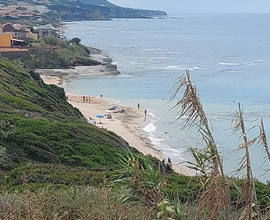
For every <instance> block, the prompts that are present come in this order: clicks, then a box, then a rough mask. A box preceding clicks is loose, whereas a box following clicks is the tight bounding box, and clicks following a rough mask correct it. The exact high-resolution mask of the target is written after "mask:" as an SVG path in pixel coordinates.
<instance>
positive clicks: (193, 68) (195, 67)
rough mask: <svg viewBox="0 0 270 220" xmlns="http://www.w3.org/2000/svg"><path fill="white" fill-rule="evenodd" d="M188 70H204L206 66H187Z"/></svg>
mask: <svg viewBox="0 0 270 220" xmlns="http://www.w3.org/2000/svg"><path fill="white" fill-rule="evenodd" d="M187 69H188V70H189V71H194V70H204V69H206V68H202V67H198V66H194V67H191V68H187Z"/></svg>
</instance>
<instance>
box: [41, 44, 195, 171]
mask: <svg viewBox="0 0 270 220" xmlns="http://www.w3.org/2000/svg"><path fill="white" fill-rule="evenodd" d="M90 49H91V51H92V53H91V56H90V57H91V58H92V59H95V60H97V61H99V62H101V63H102V65H98V66H77V67H75V68H74V69H39V70H37V72H38V73H39V74H40V75H41V78H42V79H43V81H44V82H45V83H47V84H55V85H58V86H60V87H63V86H64V81H65V80H67V79H69V78H70V77H76V76H84V77H93V76H104V75H108V74H110V75H115V74H120V72H119V71H118V70H117V67H116V66H115V67H114V68H111V69H110V68H109V69H108V68H107V69H106V65H112V64H111V62H112V61H111V59H110V57H109V56H108V55H107V54H105V53H104V52H102V51H101V50H98V49H96V48H90ZM66 96H67V99H68V102H69V103H70V104H71V105H72V106H74V107H76V108H77V109H79V110H80V111H81V113H82V114H83V115H84V116H85V118H86V119H87V120H88V121H89V123H94V122H95V125H96V126H98V127H100V128H101V129H107V130H110V131H113V132H114V133H116V134H117V135H119V136H121V137H122V138H123V139H124V140H126V141H127V142H128V143H129V145H130V146H131V147H134V148H136V149H137V150H139V151H140V152H142V153H143V154H144V155H152V156H153V157H156V158H157V159H159V160H161V161H162V160H163V159H165V158H163V156H162V153H161V152H160V151H158V150H157V149H155V147H154V146H153V144H152V143H151V141H150V140H149V139H148V138H147V137H146V134H145V133H144V131H143V130H142V128H143V127H144V126H145V125H146V123H147V121H144V110H142V109H140V110H138V109H136V108H132V107H128V106H122V105H119V104H116V103H111V101H110V100H109V99H106V98H104V97H93V96H91V94H66ZM112 105H117V108H116V109H115V110H109V109H110V107H111V106H112ZM97 115H103V116H104V118H103V117H102V118H98V117H96V116H97ZM109 115H111V118H109V117H108V116H109ZM91 119H92V120H91ZM172 168H173V169H174V171H175V172H177V173H181V174H184V175H190V172H189V171H188V169H187V168H185V167H183V166H181V165H179V164H174V163H173V162H172Z"/></svg>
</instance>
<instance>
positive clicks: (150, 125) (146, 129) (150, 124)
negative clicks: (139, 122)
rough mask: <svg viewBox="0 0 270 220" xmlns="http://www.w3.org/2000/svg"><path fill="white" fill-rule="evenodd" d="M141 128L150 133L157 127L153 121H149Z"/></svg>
mask: <svg viewBox="0 0 270 220" xmlns="http://www.w3.org/2000/svg"><path fill="white" fill-rule="evenodd" d="M142 130H143V131H145V132H147V133H152V132H155V131H156V130H157V127H156V126H155V125H154V122H150V123H149V124H148V125H146V126H145V127H144V128H143V129H142Z"/></svg>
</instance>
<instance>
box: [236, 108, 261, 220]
mask: <svg viewBox="0 0 270 220" xmlns="http://www.w3.org/2000/svg"><path fill="white" fill-rule="evenodd" d="M232 122H233V124H234V126H233V131H234V132H237V131H240V134H241V135H240V137H242V138H243V143H242V144H240V145H239V146H238V148H237V150H242V149H243V150H245V155H244V157H243V158H242V159H241V161H240V167H239V168H238V169H237V173H240V172H243V171H244V170H245V171H246V180H245V182H244V183H243V185H242V189H241V192H242V193H241V197H240V198H239V201H238V202H239V203H241V204H244V210H243V212H242V215H241V217H240V219H239V220H245V219H248V220H252V219H253V217H254V215H256V218H257V219H260V210H259V204H258V200H257V196H256V190H255V183H254V179H253V175H252V169H251V162H250V154H249V147H250V146H251V145H252V144H254V143H255V141H256V140H257V138H258V137H255V138H254V139H252V140H248V138H247V135H246V130H245V124H244V119H243V109H242V108H241V105H240V103H238V111H236V112H235V115H234V118H233V121H232Z"/></svg>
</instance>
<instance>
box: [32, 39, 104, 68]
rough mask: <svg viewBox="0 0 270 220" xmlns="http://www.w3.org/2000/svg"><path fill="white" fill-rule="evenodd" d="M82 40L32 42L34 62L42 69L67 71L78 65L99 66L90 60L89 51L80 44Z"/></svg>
mask: <svg viewBox="0 0 270 220" xmlns="http://www.w3.org/2000/svg"><path fill="white" fill-rule="evenodd" d="M80 41H81V39H79V38H73V39H71V40H63V39H59V38H55V37H44V38H42V39H41V40H39V41H37V42H31V45H33V46H34V47H32V48H29V52H30V53H31V57H32V61H33V62H34V64H35V67H36V68H40V69H59V68H62V69H66V68H69V67H70V66H76V65H87V66H92V65H99V64H100V63H99V62H98V61H95V60H92V59H90V58H89V50H88V49H87V48H86V47H85V46H83V45H82V44H80Z"/></svg>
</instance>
